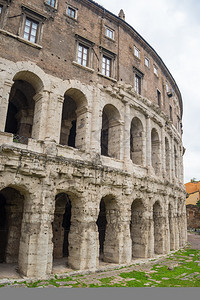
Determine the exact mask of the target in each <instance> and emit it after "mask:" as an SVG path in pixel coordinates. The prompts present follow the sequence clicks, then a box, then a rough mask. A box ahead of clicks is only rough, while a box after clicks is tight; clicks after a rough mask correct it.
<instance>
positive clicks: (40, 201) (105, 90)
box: [0, 0, 186, 278]
mask: <svg viewBox="0 0 200 300" xmlns="http://www.w3.org/2000/svg"><path fill="white" fill-rule="evenodd" d="M124 9H125V8H124ZM182 113H183V107H182V98H181V93H180V91H179V88H178V86H177V84H176V82H175V80H174V78H173V77H172V75H171V73H170V71H169V70H168V68H167V67H166V65H165V64H164V62H163V61H162V59H161V57H160V56H159V55H158V54H157V53H156V51H155V50H154V49H153V48H152V47H151V46H150V45H149V44H148V43H147V42H146V41H145V40H144V38H143V37H142V36H141V35H140V34H139V33H137V32H136V31H135V30H134V28H132V27H131V26H130V25H129V24H128V23H127V22H126V21H125V14H124V11H123V10H121V11H120V12H119V15H118V16H116V15H114V14H113V13H111V12H109V11H108V10H106V9H105V8H104V7H102V6H100V5H99V4H97V3H96V2H94V1H92V0H66V1H64V0H22V1H19V0H0V162H1V163H0V262H2V263H4V264H10V263H16V264H17V265H18V268H19V272H20V274H22V276H27V277H43V278H45V277H48V276H49V275H50V274H51V273H52V268H53V264H54V262H55V261H57V260H59V259H60V260H62V261H64V263H65V265H66V266H67V267H68V268H71V269H76V270H85V269H96V268H98V267H99V265H100V264H101V263H102V261H104V262H106V263H116V264H129V263H130V262H131V261H132V260H133V259H134V258H150V257H154V256H155V255H157V254H167V253H169V252H170V251H171V250H175V249H179V248H180V247H182V246H184V245H185V243H186V212H185V188H184V185H183V160H182V158H183V157H182V156H183V153H184V151H183V146H182Z"/></svg>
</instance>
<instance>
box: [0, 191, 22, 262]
mask: <svg viewBox="0 0 200 300" xmlns="http://www.w3.org/2000/svg"><path fill="white" fill-rule="evenodd" d="M23 208H24V197H23V196H22V195H21V194H20V192H19V191H17V190H16V189H14V188H10V187H7V188H5V189H3V190H1V191H0V262H1V263H2V262H4V263H17V262H18V256H19V245H20V238H21V226H22V218H23Z"/></svg>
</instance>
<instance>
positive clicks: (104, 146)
mask: <svg viewBox="0 0 200 300" xmlns="http://www.w3.org/2000/svg"><path fill="white" fill-rule="evenodd" d="M108 128H109V120H108V117H107V116H106V114H105V112H103V116H102V130H101V155H104V156H108Z"/></svg>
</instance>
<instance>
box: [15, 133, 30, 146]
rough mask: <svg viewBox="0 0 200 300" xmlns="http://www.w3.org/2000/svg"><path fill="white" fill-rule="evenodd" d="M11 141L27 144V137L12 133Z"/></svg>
mask: <svg viewBox="0 0 200 300" xmlns="http://www.w3.org/2000/svg"><path fill="white" fill-rule="evenodd" d="M13 142H14V143H19V144H25V145H28V137H25V136H20V135H18V134H14V135H13Z"/></svg>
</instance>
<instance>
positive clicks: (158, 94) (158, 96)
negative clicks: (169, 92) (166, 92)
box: [157, 90, 161, 107]
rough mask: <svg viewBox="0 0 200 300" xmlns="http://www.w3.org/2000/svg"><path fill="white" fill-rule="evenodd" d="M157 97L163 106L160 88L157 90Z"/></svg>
mask: <svg viewBox="0 0 200 300" xmlns="http://www.w3.org/2000/svg"><path fill="white" fill-rule="evenodd" d="M157 99H158V105H159V107H161V93H160V91H159V90H157Z"/></svg>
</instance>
